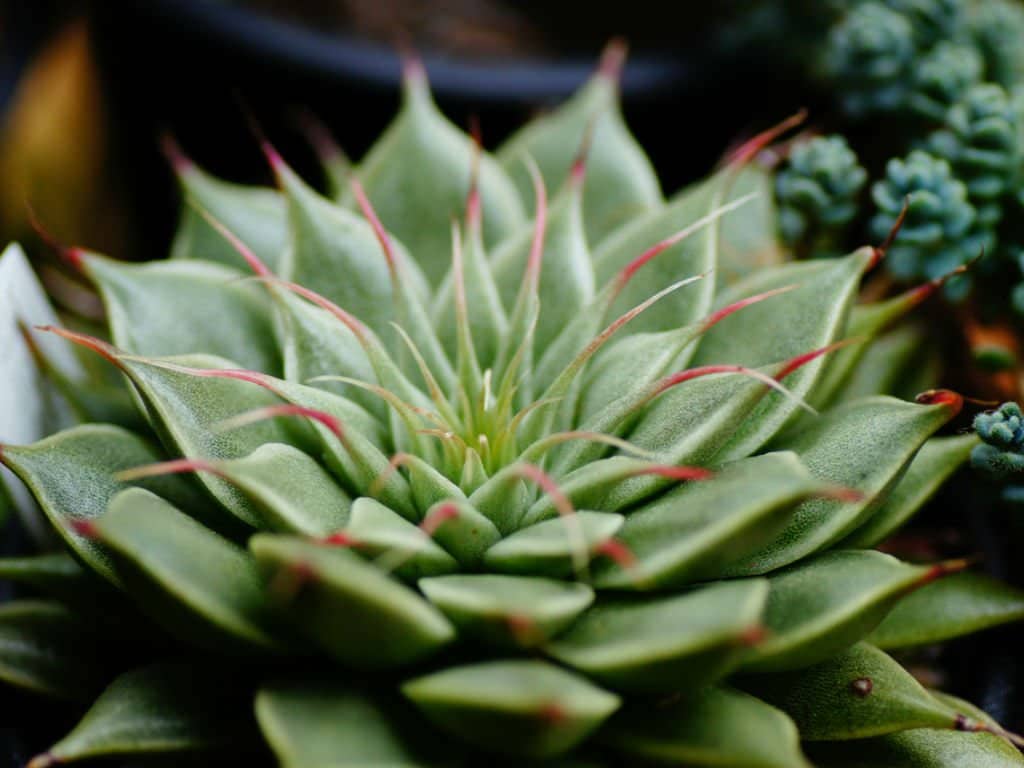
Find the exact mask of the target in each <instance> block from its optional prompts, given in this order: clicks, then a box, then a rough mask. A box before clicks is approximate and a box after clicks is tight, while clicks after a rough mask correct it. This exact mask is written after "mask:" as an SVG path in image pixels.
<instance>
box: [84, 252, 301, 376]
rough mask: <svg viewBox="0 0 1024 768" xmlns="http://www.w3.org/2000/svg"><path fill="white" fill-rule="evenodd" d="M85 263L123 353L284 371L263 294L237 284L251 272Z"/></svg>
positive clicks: (190, 265)
mask: <svg viewBox="0 0 1024 768" xmlns="http://www.w3.org/2000/svg"><path fill="white" fill-rule="evenodd" d="M83 264H84V268H85V271H86V273H87V274H88V275H89V277H90V278H91V279H92V280H93V282H95V283H96V285H97V286H98V287H99V290H100V295H101V296H102V297H103V303H104V306H105V307H106V309H107V316H108V318H109V323H110V330H111V334H112V336H113V340H114V343H115V344H117V345H118V346H119V347H121V348H122V349H124V350H126V351H128V352H131V353H132V354H137V355H148V356H160V355H184V354H210V355H218V356H220V357H226V358H229V359H231V360H236V361H237V362H238V363H239V364H240V365H243V366H245V367H247V368H255V369H256V370H258V371H264V372H266V373H271V374H272V373H277V372H278V371H279V370H280V367H281V364H280V355H279V354H278V351H277V345H276V344H275V342H274V332H273V327H272V324H271V315H270V313H269V312H268V308H267V302H266V299H265V297H264V296H263V289H261V288H259V287H258V286H253V285H244V284H238V283H237V281H238V280H239V279H240V278H242V277H243V276H244V274H245V273H243V272H239V271H237V270H233V269H230V268H228V267H224V266H220V265H217V264H210V263H206V262H202V261H191V260H188V261H154V262H150V263H147V264H128V263H121V262H116V261H112V260H110V259H105V258H103V257H100V256H88V257H86V258H85V260H84V262H83ZM172 318H173V321H172V320H171V319H172Z"/></svg>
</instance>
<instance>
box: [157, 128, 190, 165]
mask: <svg viewBox="0 0 1024 768" xmlns="http://www.w3.org/2000/svg"><path fill="white" fill-rule="evenodd" d="M160 150H161V151H162V152H163V154H164V157H166V158H167V162H168V163H170V166H171V169H172V170H173V171H174V172H175V173H176V174H177V175H179V176H183V175H184V174H186V173H188V172H189V171H192V170H193V169H195V167H196V164H195V163H194V162H193V161H192V158H190V157H189V156H188V155H186V154H185V151H184V150H183V149H182V148H181V145H180V144H179V143H178V140H177V139H175V138H174V135H173V134H171V133H169V132H165V133H163V134H161V135H160Z"/></svg>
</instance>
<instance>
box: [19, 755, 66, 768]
mask: <svg viewBox="0 0 1024 768" xmlns="http://www.w3.org/2000/svg"><path fill="white" fill-rule="evenodd" d="M55 765H60V760H58V759H57V758H56V757H54V755H53V753H51V752H43V753H42V754H41V755H36V756H35V757H33V758H32V759H31V760H29V761H28V764H27V765H26V766H25V768H53V766H55Z"/></svg>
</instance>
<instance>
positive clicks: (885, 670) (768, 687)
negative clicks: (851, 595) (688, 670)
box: [744, 643, 963, 741]
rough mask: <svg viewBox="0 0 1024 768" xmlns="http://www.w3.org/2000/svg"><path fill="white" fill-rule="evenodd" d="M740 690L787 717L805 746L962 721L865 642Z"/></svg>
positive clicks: (760, 678)
mask: <svg viewBox="0 0 1024 768" xmlns="http://www.w3.org/2000/svg"><path fill="white" fill-rule="evenodd" d="M744 686H745V687H747V688H748V689H749V690H751V691H752V692H753V693H754V694H755V695H756V696H757V697H758V698H760V699H763V700H765V701H767V702H768V703H769V704H772V705H774V706H776V707H778V708H779V709H781V710H783V711H784V712H786V713H787V714H789V716H790V717H792V718H793V720H794V721H795V722H796V725H797V728H798V729H799V730H800V736H801V738H802V739H803V740H804V741H837V740H845V739H865V738H869V737H871V736H881V735H883V734H887V733H895V732H897V731H905V730H907V729H910V728H948V729H951V730H952V729H954V728H956V727H957V726H958V722H959V721H960V718H962V717H963V715H961V714H960V713H959V712H957V711H956V710H955V709H952V708H950V707H948V706H946V705H944V704H942V703H940V702H939V701H937V700H936V699H935V698H934V697H932V696H931V695H930V694H929V693H928V691H926V690H925V689H924V688H922V687H921V684H920V683H918V682H917V681H916V680H915V679H914V678H913V677H911V675H910V673H909V672H907V671H906V670H905V669H903V667H901V666H900V665H899V664H897V663H896V662H895V661H893V660H892V659H891V658H889V656H887V655H886V654H885V653H883V652H882V651H880V650H878V649H877V648H875V647H874V646H871V645H868V644H866V643H858V644H857V645H855V646H853V647H851V648H850V649H848V650H847V651H845V652H844V653H842V654H840V655H838V656H836V657H834V658H832V659H829V660H828V661H826V662H823V663H821V664H818V665H816V666H813V667H810V668H808V669H802V670H799V671H795V672H781V673H776V674H771V675H758V676H756V677H752V678H749V679H748V680H747V681H746V682H745V683H744Z"/></svg>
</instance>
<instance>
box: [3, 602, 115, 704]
mask: <svg viewBox="0 0 1024 768" xmlns="http://www.w3.org/2000/svg"><path fill="white" fill-rule="evenodd" d="M102 647H103V641H102V640H101V638H100V637H98V636H97V634H96V631H95V626H94V625H93V624H92V623H90V622H89V621H87V620H85V618H84V617H83V616H82V615H80V614H78V613H76V612H73V611H72V610H71V609H69V608H67V607H65V606H63V605H61V604H60V603H54V602H49V601H43V600H16V601H13V602H9V603H6V604H5V605H0V681H2V682H4V683H6V684H8V685H14V686H17V687H19V688H24V689H26V690H29V691H32V692H33V693H38V694H42V695H45V696H52V697H55V698H59V699H88V698H90V697H91V696H93V695H95V693H96V691H98V690H99V689H100V688H102V687H103V684H104V683H105V682H106V679H107V673H108V672H109V670H110V664H109V662H108V661H107V660H105V659H104V658H103V654H102V652H101V648H102Z"/></svg>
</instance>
